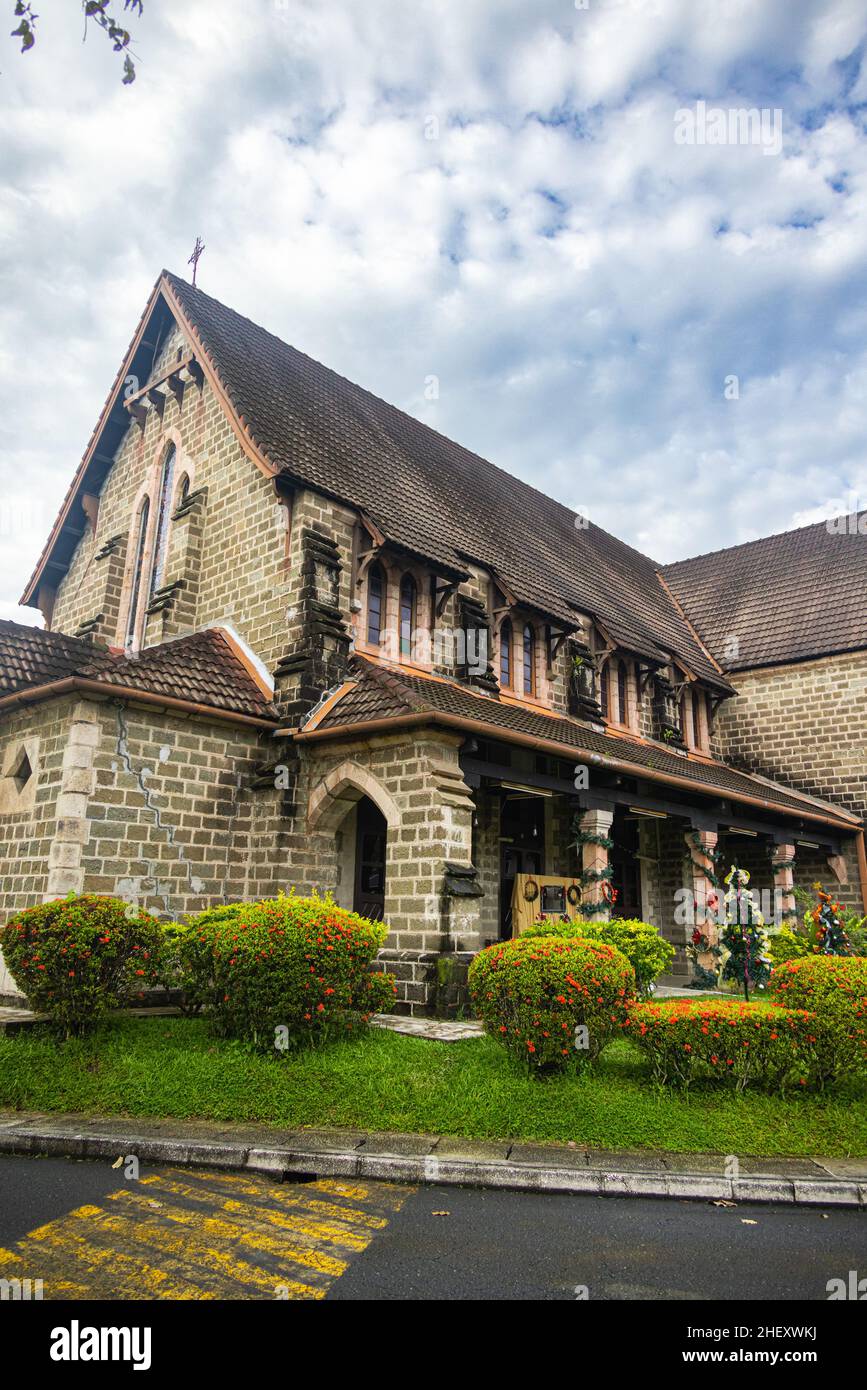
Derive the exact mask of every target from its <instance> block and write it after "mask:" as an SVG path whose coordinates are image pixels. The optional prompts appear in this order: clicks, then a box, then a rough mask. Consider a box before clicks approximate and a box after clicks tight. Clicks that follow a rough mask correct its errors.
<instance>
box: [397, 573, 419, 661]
mask: <svg viewBox="0 0 867 1390" xmlns="http://www.w3.org/2000/svg"><path fill="white" fill-rule="evenodd" d="M415 597H416V588H415V580H414V579H413V577H412V575H411V574H405V575H404V576H403V579H402V580H401V581H400V654H401V656H410V655H411V654H412V634H413V629H414V628H415Z"/></svg>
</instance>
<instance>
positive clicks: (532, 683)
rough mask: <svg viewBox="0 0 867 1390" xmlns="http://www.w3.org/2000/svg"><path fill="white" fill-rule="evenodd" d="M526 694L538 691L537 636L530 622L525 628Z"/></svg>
mask: <svg viewBox="0 0 867 1390" xmlns="http://www.w3.org/2000/svg"><path fill="white" fill-rule="evenodd" d="M523 655H524V694H525V695H533V694H535V691H536V638H535V634H534V633H533V629H532V628H531V626H530V624H529V623H527V625H526V627H525V628H524V652H523Z"/></svg>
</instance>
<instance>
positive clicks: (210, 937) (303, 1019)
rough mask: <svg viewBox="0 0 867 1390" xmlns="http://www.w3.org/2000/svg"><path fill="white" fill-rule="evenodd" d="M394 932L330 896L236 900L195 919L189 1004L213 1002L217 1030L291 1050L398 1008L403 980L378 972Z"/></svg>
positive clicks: (182, 966)
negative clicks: (379, 957) (379, 956)
mask: <svg viewBox="0 0 867 1390" xmlns="http://www.w3.org/2000/svg"><path fill="white" fill-rule="evenodd" d="M387 931H388V928H387V927H386V925H385V924H384V923H383V922H369V921H367V920H366V919H365V918H363V917H359V916H357V915H356V914H355V913H353V912H347V911H346V910H345V909H344V908H341V907H338V906H337V905H336V903H334V902H332V900H331V899H330V898H316V897H314V898H299V897H295V896H294V894H293V895H289V896H287V897H279V898H273V899H265V900H263V901H261V902H255V903H238V904H233V905H231V907H228V908H217V909H211V910H209V911H207V912H203V913H201V914H199V915H198V916H197V917H191V918H190V919H189V921H188V923H187V926H186V929H185V930H184V931H183V932H182V933H181V934H180V936H179V940H178V973H179V976H180V979H181V982H182V988H183V990H184V994H185V997H186V999H187V1001H188V1004H189V1006H190V1007H192V1008H195V1007H201V1006H203V1005H204V1006H207V1008H208V1018H209V1021H210V1023H211V1025H212V1027H213V1029H214V1031H215V1032H216V1033H217V1034H218V1035H220V1036H222V1037H232V1038H241V1039H244V1040H245V1041H247V1042H250V1043H252V1044H253V1045H254V1046H256V1047H258V1048H260V1049H261V1050H263V1051H268V1050H270V1049H271V1048H277V1050H279V1051H289V1050H292V1049H295V1048H297V1047H303V1046H310V1045H312V1044H314V1043H319V1042H325V1041H327V1040H328V1039H330V1038H333V1037H338V1036H341V1035H343V1034H345V1033H347V1032H351V1031H352V1030H353V1029H354V1028H358V1027H360V1026H361V1025H363V1024H364V1023H366V1022H367V1020H368V1019H369V1017H370V1015H371V1013H375V1012H377V1011H380V1010H382V1009H385V1008H388V1007H389V1005H390V1004H391V1002H392V1001H393V999H394V995H395V989H396V987H395V985H394V982H393V981H392V980H391V978H390V977H389V976H380V975H375V974H372V973H371V970H370V966H371V962H372V961H373V959H374V957H375V956H376V953H377V951H378V950H379V948H380V946H381V945H382V943H383V941H384V940H385V937H386V934H387Z"/></svg>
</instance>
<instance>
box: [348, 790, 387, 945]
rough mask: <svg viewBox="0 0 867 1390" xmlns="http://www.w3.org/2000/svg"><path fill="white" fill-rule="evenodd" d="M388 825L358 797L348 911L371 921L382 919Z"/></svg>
mask: <svg viewBox="0 0 867 1390" xmlns="http://www.w3.org/2000/svg"><path fill="white" fill-rule="evenodd" d="M387 837H388V822H387V821H386V819H385V816H384V815H383V814H382V812H381V811H380V809H379V807H378V806H377V805H375V803H374V802H372V801H371V800H370V797H369V796H362V797H361V799H360V800H359V802H358V807H357V813H356V822H355V884H354V888H353V895H352V908H353V911H354V912H358V913H359V914H360V915H361V916H362V917H368V918H370V919H371V920H372V921H374V922H380V921H382V918H383V917H384V916H385V853H386V841H387Z"/></svg>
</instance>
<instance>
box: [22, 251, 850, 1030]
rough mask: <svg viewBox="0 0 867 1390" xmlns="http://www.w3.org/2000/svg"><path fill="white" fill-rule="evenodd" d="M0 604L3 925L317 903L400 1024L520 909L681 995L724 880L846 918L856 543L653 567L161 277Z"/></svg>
mask: <svg viewBox="0 0 867 1390" xmlns="http://www.w3.org/2000/svg"><path fill="white" fill-rule="evenodd" d="M22 601H23V602H24V603H25V604H28V605H30V606H32V607H34V608H38V609H39V610H41V612H42V614H43V617H44V622H45V626H44V629H40V628H35V627H26V626H21V625H19V624H16V623H12V622H2V623H0V845H2V848H0V857H2V863H0V899H2V900H0V910H2V912H3V913H4V914H7V915H8V914H9V912H10V911H12V910H14V909H17V908H20V907H23V906H25V905H29V904H32V903H36V902H40V901H42V900H44V899H48V898H55V897H58V896H62V895H65V894H66V893H69V892H93V893H110V894H118V895H120V896H122V897H124V898H126V899H128V900H129V901H131V902H134V903H138V904H140V905H142V906H144V907H147V908H148V909H150V910H152V911H154V912H156V913H158V914H159V915H160V916H162V917H164V918H166V919H169V918H176V917H178V916H180V915H181V914H183V913H188V912H194V911H197V910H200V909H202V908H203V907H205V906H208V905H211V904H215V903H223V902H231V901H236V900H239V899H251V898H256V897H261V896H265V895H269V896H270V895H275V894H277V893H279V892H281V891H283V892H288V891H289V890H290V889H293V888H294V889H296V890H297V891H299V892H302V893H308V892H311V891H314V890H318V891H320V892H325V891H330V892H332V893H333V894H334V897H335V898H336V900H337V901H338V902H340V903H341V904H343V905H345V906H347V907H355V908H357V909H358V910H359V911H361V912H363V913H365V914H366V915H373V916H382V917H384V919H385V920H386V921H387V922H388V924H389V928H390V932H389V937H388V941H387V945H386V949H385V950H384V952H383V956H384V963H385V965H386V966H387V968H388V969H390V970H391V971H392V972H393V973H394V975H395V976H396V978H397V981H398V989H399V1000H400V1007H402V1008H403V1009H405V1010H410V1011H413V1012H419V1011H423V1010H431V1009H433V1010H439V1011H448V1010H450V1009H453V1008H454V1007H455V1006H456V1003H457V1002H458V1001H459V999H460V986H461V981H462V979H463V978H464V976H465V970H466V965H467V963H468V961H469V960H470V959H471V956H472V953H473V952H475V951H477V950H478V949H479V948H481V947H483V946H484V945H486V944H487V943H489V942H492V941H496V940H498V939H499V938H500V937H502V936H504V935H510V934H511V933H512V930H513V926H514V920H515V918H514V907H515V902H516V887H515V885H516V882H517V884H518V885H519V886H520V887H521V889H522V891H523V897H522V899H521V901H525V900H526V901H530V899H531V896H532V897H533V900H534V901H536V903H537V905H538V907H537V909H536V910H539V911H541V910H545V911H552V912H556V911H557V910H558V908H559V909H562V905H563V902H564V900H565V898H568V901H569V903H570V904H573V905H574V903H575V902H580V905H581V906H580V910H581V911H584V912H586V913H588V914H591V915H595V916H597V917H599V916H601V915H604V914H605V913H606V912H615V913H620V914H622V915H625V916H631V917H642V918H644V919H645V920H647V921H650V922H652V923H654V924H656V925H657V926H658V929H659V930H660V931H661V932H662V933H663V934H664V935H665V936H666V937H668V938H669V939H670V940H672V941H673V942H674V944H675V945H676V947H677V958H676V961H675V963H674V967H673V969H674V970H675V972H677V973H678V974H679V975H680V976H681V977H682V979H683V980H684V982H686V980H687V979H688V977H689V975H690V974H692V975H693V977H694V978H695V979H698V980H700V979H701V978H702V975H701V970H702V969H703V968H704V967H705V966H706V965H707V964H708V963H709V962H710V957H709V956H708V949H709V947H710V946H712V944H713V942H714V940H715V934H716V931H717V924H716V922H717V917H718V896H719V895H718V894H717V892H716V885H715V880H719V878H720V877H721V876H722V875H723V874H724V873H725V872H726V871H727V870H728V867H729V866H730V864H732V863H737V864H739V865H741V866H742V867H745V868H748V869H749V870H750V871H751V872H752V875H753V879H752V883H753V886H754V887H756V888H758V889H759V890H760V891H765V892H767V893H768V894H769V895H770V894H773V893H775V896H774V897H773V899H772V901H773V903H774V904H775V910H776V911H777V915H778V920H785V919H786V917H787V916H788V915H790V914H791V911H792V908H793V899H792V897H791V888H792V885H793V882H795V883H800V884H804V885H807V886H809V885H810V884H811V883H812V882H814V881H815V880H816V879H820V880H822V881H823V882H824V883H826V884H828V885H830V886H832V887H833V889H834V891H835V892H836V893H837V894H838V895H839V896H840V898H841V899H842V900H844V901H845V902H847V903H850V904H852V905H853V906H856V907H860V906H863V907H864V910H865V911H867V865H865V854H864V818H865V814H867V518H865V517H864V516H862V517H860V518H859V517H857V516H853V517H848V518H842V519H841V521H840V522H839V523H832V524H830V525H826V524H825V523H820V524H819V525H815V526H808V527H805V528H803V529H801V530H797V531H792V532H789V533H786V534H783V535H777V536H772V537H769V538H768V539H766V540H759V541H755V542H751V543H748V544H746V545H740V546H736V547H734V548H733V549H729V550H723V551H717V552H716V553H715V554H710V555H703V556H699V557H698V558H697V559H693V560H686V561H683V562H680V563H678V564H673V565H658V564H655V563H654V562H653V561H652V560H651V559H649V558H648V557H646V556H644V555H642V554H639V553H638V552H637V551H636V550H633V549H632V548H631V547H630V546H628V545H625V544H624V543H623V542H622V541H619V540H617V539H616V538H615V537H613V536H610V535H608V534H607V533H606V532H604V531H602V530H601V529H600V528H599V527H598V526H595V525H593V524H591V523H587V522H586V521H585V520H584V519H583V518H582V517H580V516H576V515H575V514H574V513H573V512H571V511H570V510H569V509H568V508H566V507H564V506H561V505H560V504H559V503H557V502H554V501H552V500H551V499H550V498H548V497H546V496H544V495H543V494H542V493H540V492H538V491H536V490H535V489H534V488H532V487H530V486H528V485H527V484H526V483H523V482H520V481H519V480H518V479H516V478H514V477H512V476H510V475H509V474H508V473H505V472H503V471H501V470H500V469H498V468H496V467H495V466H494V465H492V464H490V463H488V462H486V460H484V459H482V458H480V457H478V456H477V455H475V454H473V453H471V452H470V451H469V450H467V449H464V448H462V447H461V446H460V445H458V444H455V443H453V442H452V441H451V440H449V439H446V438H444V437H443V436H442V435H440V434H437V433H436V432H435V431H434V430H432V429H430V428H428V427H427V426H425V425H423V424H421V423H419V422H418V421H417V420H415V419H413V418H412V417H411V416H409V415H406V414H404V413H403V412H402V411H400V410H397V409H395V408H394V407H393V406H391V405H388V404H386V403H385V402H384V401H381V400H378V399H377V398H376V397H374V396H372V395H371V394H369V393H368V392H367V391H364V390H362V389H361V388H360V387H358V386H355V385H353V384H352V383H351V382H349V381H346V380H345V379H344V378H342V377H340V376H338V375H336V374H335V373H334V372H332V371H330V370H328V368H326V367H323V366H320V365H319V364H318V363H317V362H314V361H312V360H311V359H310V358H309V357H306V356H305V355H304V354H303V353H301V352H298V351H297V350H296V349H295V348H292V347H289V346H287V345H286V344H285V343H283V342H282V341H280V339H278V338H275V337H273V336H272V335H271V334H270V333H267V332H265V331H264V330H263V329H261V328H258V327H257V326H256V325H255V324H253V323H251V322H250V321H249V320H248V319H246V318H243V317H242V316H241V315H239V314H237V313H235V312H233V311H232V310H231V309H229V308H226V307H225V306H224V305H222V304H220V303H218V302H217V301H216V300H215V299H212V298H211V297H210V296H209V295H207V294H205V293H203V292H202V291H201V290H198V289H193V288H192V287H191V286H190V285H188V284H186V283H185V282H184V281H182V280H180V279H178V278H176V277H175V276H173V275H171V274H169V273H167V272H164V273H163V274H162V275H161V276H160V279H159V280H158V282H157V284H156V286H155V288H154V291H153V293H152V295H151V297H150V300H149V302H148V304H147V306H146V308H145V311H144V314H143V316H142V319H141V321H140V323H139V325H138V328H137V329H136V332H135V335H134V337H133V340H132V343H131V345H130V348H129V350H128V352H127V354H126V356H125V358H124V360H123V363H122V365H121V368H120V370H119V372H118V375H117V378H116V380H115V382H114V385H113V386H112V389H111V392H110V394H109V397H108V400H107V402H106V405H105V407H104V409H103V411H102V414H101V416H100V418H99V421H98V422H97V425H96V428H95V430H94V432H93V435H92V437H91V439H90V442H89V443H88V446H87V449H86V451H85V454H84V457H83V459H82V462H81V464H80V466H79V468H78V471H77V473H76V474H75V477H74V480H73V482H72V484H71V486H70V488H69V491H68V493H67V495H66V498H65V500H64V503H63V506H62V508H61V511H60V515H59V517H58V519H57V521H56V523H55V526H54V529H53V530H52V532H51V535H50V536H49V537H48V540H47V542H46V545H45V548H44V550H43V553H42V555H41V556H40V558H39V562H38V564H37V566H36V569H35V571H34V573H33V575H32V577H31V579H30V580H29V582H28V584H27V587H26V590H25V593H24V596H23V600H22ZM715 856H716V857H715ZM558 895H559V896H558ZM564 895H565V897H564ZM684 904H686V905H687V908H688V909H689V911H691V914H692V915H691V916H688V917H687V918H686V919H685V917H684ZM693 932H695V935H696V937H698V938H699V941H698V942H694V941H693ZM13 989H14V986H13V984H12V981H11V979H10V978H9V976H8V975H0V993H10V992H11V991H12V990H13Z"/></svg>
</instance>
